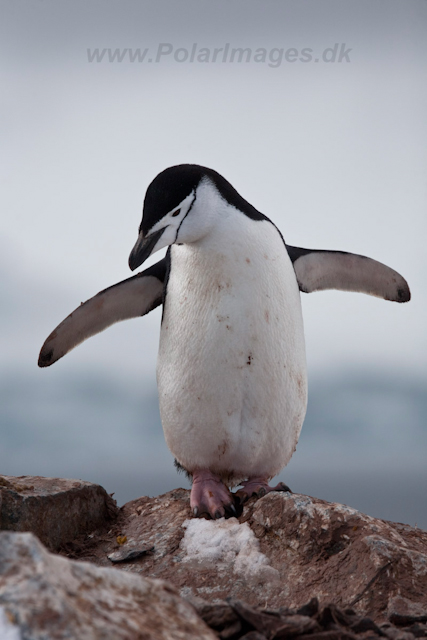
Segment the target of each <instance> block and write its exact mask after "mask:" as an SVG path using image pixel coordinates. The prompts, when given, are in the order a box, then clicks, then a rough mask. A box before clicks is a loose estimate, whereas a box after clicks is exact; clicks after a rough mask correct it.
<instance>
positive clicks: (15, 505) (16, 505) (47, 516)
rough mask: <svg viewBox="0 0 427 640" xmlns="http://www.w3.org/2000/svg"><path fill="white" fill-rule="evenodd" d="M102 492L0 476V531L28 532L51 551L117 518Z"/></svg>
mask: <svg viewBox="0 0 427 640" xmlns="http://www.w3.org/2000/svg"><path fill="white" fill-rule="evenodd" d="M117 513H118V508H117V506H116V503H115V501H114V500H113V499H112V498H111V497H110V496H109V495H108V494H107V493H106V491H105V489H103V488H102V487H101V486H99V485H97V484H92V483H91V482H84V481H83V480H64V479H62V478H42V477H40V476H20V477H18V478H16V477H12V476H0V529H5V530H11V531H31V532H32V533H34V534H35V535H36V536H37V537H38V538H39V539H40V540H41V541H42V542H43V544H45V545H46V546H47V547H48V548H49V549H51V550H58V549H60V548H61V547H63V546H64V545H66V544H67V543H69V542H72V541H73V540H74V539H75V538H76V537H77V536H79V535H81V534H83V533H90V532H91V531H94V530H95V529H98V528H100V527H103V526H106V525H107V524H109V523H111V521H112V520H114V519H115V518H116V516H117Z"/></svg>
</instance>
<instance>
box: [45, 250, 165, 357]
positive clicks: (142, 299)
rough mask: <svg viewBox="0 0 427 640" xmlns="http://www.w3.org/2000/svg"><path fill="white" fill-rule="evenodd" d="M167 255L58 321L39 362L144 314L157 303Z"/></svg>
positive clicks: (59, 355)
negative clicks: (118, 323) (117, 323)
mask: <svg viewBox="0 0 427 640" xmlns="http://www.w3.org/2000/svg"><path fill="white" fill-rule="evenodd" d="M167 260H168V257H165V258H163V260H160V261H159V262H157V263H156V264H155V265H153V266H152V267H150V268H149V269H146V270H145V271H143V272H142V273H139V274H138V275H136V276H133V277H132V278H128V279H127V280H123V282H119V283H118V284H115V285H113V286H112V287H108V289H104V290H103V291H100V292H99V293H97V294H96V296H94V297H93V298H90V300H87V302H84V303H82V304H81V305H80V306H79V307H77V309H75V310H74V311H73V312H72V313H71V314H70V315H69V316H68V317H67V318H65V320H63V321H62V322H61V324H59V325H58V326H57V327H56V329H55V330H54V331H52V333H51V334H50V336H49V337H48V338H47V340H46V342H45V343H44V345H43V346H42V348H41V351H40V355H39V361H38V365H39V367H48V366H50V365H51V364H53V363H54V362H56V361H57V360H59V358H62V356H65V354H66V353H68V352H69V351H71V349H74V347H76V346H77V345H78V344H80V343H81V342H83V341H84V340H86V339H87V338H90V337H91V336H94V335H95V334H96V333H100V332H101V331H104V329H107V327H109V326H111V325H112V324H114V323H116V322H120V321H121V320H129V319H130V318H136V317H138V316H144V315H145V314H146V313H148V312H149V311H152V310H153V309H155V308H156V307H158V306H159V305H160V304H162V299H163V287H164V282H165V277H166V270H167Z"/></svg>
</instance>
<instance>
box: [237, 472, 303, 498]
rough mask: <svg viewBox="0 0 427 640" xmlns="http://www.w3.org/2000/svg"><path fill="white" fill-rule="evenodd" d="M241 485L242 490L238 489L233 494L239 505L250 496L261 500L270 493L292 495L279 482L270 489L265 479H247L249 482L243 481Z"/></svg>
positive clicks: (283, 484)
mask: <svg viewBox="0 0 427 640" xmlns="http://www.w3.org/2000/svg"><path fill="white" fill-rule="evenodd" d="M241 484H242V487H243V489H239V490H238V491H236V493H235V496H236V497H237V498H238V499H239V500H240V504H243V503H244V502H246V501H247V500H249V498H252V496H256V497H257V498H262V497H264V496H265V495H267V493H270V491H289V492H290V493H292V491H291V490H290V489H289V487H288V485H286V484H285V483H284V482H279V484H277V485H276V486H275V487H270V486H269V484H268V479H267V478H260V477H257V478H249V480H245V481H244V482H242V483H241Z"/></svg>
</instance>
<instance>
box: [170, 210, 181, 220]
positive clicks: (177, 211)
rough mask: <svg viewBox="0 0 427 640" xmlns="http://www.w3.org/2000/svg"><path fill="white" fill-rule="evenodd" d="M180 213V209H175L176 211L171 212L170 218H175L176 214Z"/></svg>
mask: <svg viewBox="0 0 427 640" xmlns="http://www.w3.org/2000/svg"><path fill="white" fill-rule="evenodd" d="M180 213H181V209H177V210H176V211H174V212H173V214H172V218H176V216H179V214H180Z"/></svg>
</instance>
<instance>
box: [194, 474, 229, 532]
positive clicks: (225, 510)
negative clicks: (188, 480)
mask: <svg viewBox="0 0 427 640" xmlns="http://www.w3.org/2000/svg"><path fill="white" fill-rule="evenodd" d="M190 506H191V511H192V513H193V515H194V516H195V517H196V518H197V517H198V516H201V515H202V514H205V513H207V514H208V515H210V517H211V518H212V519H213V520H218V519H219V518H224V517H226V516H227V515H230V512H231V513H232V514H233V515H235V514H236V510H235V508H234V504H233V494H231V493H230V491H229V490H228V489H227V487H226V486H225V484H224V483H223V482H222V481H221V479H220V478H219V477H218V476H216V475H215V474H213V473H211V472H210V471H208V470H207V469H198V470H196V471H194V472H193V486H192V488H191V496H190Z"/></svg>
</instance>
